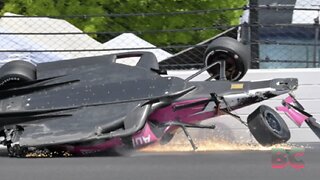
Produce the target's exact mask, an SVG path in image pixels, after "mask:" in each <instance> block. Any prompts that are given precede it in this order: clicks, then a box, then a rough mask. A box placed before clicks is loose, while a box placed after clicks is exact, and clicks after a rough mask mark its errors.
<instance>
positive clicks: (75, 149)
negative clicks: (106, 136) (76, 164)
mask: <svg viewBox="0 0 320 180" xmlns="http://www.w3.org/2000/svg"><path fill="white" fill-rule="evenodd" d="M120 145H122V140H121V139H120V138H114V139H110V140H106V141H103V142H100V143H95V144H94V145H87V146H85V145H83V146H71V145H67V146H65V148H66V150H68V151H69V152H70V153H73V154H82V155H84V154H92V153H96V152H102V151H106V150H108V149H111V148H114V147H117V146H120Z"/></svg>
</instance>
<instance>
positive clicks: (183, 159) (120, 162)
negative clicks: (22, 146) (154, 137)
mask: <svg viewBox="0 0 320 180" xmlns="http://www.w3.org/2000/svg"><path fill="white" fill-rule="evenodd" d="M319 147H320V146H319V145H318V144H317V145H314V146H313V148H312V149H306V151H305V155H304V156H303V157H301V159H302V160H303V161H304V163H305V168H304V169H300V170H296V169H293V168H291V167H290V166H288V167H286V168H284V169H273V168H272V167H271V151H224V152H222V151H217V152H183V153H176V152H171V153H141V152H139V153H135V154H133V155H131V156H130V157H110V156H103V155H102V156H96V157H71V158H39V159H34V158H26V159H17V158H8V157H6V152H5V150H0V179H1V180H11V179H12V180H38V179H41V180H60V179H61V180H82V179H83V180H109V179H110V180H126V179H128V180H135V179H137V180H142V179H155V180H167V179H172V180H180V179H181V180H198V179H210V180H216V179H223V180H232V179H237V180H239V179H243V180H250V179H265V180H273V179H274V180H287V179H288V180H289V179H290V180H292V179H313V180H314V179H319V178H320V148H319Z"/></svg>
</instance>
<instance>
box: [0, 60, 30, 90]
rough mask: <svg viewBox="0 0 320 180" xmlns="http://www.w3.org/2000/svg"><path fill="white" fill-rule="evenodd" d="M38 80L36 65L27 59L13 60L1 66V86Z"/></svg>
mask: <svg viewBox="0 0 320 180" xmlns="http://www.w3.org/2000/svg"><path fill="white" fill-rule="evenodd" d="M34 80H36V67H35V65H33V64H31V63H29V62H26V61H11V62H8V63H6V64H4V65H3V66H2V67H1V68H0V87H1V86H5V85H8V84H10V85H14V84H15V83H21V82H29V81H34Z"/></svg>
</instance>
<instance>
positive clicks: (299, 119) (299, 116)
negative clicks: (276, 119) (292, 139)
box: [276, 96, 308, 127]
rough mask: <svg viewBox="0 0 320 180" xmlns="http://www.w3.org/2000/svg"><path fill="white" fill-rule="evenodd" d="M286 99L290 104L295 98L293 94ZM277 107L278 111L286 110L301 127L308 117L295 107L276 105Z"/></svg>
mask: <svg viewBox="0 0 320 180" xmlns="http://www.w3.org/2000/svg"><path fill="white" fill-rule="evenodd" d="M284 101H285V102H286V103H288V104H291V103H294V99H293V98H292V97H291V96H289V97H287V98H286V99H285V100H284ZM276 109H277V110H278V111H281V112H284V113H285V114H286V115H287V116H288V117H289V118H290V119H291V120H292V121H293V122H294V123H295V124H296V125H297V126H299V127H301V125H302V123H303V122H304V121H305V120H307V119H308V117H307V116H305V115H303V114H301V113H300V112H298V111H296V110H295V109H293V108H289V107H286V106H279V107H276Z"/></svg>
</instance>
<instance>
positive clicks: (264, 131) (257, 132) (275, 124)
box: [248, 105, 291, 146]
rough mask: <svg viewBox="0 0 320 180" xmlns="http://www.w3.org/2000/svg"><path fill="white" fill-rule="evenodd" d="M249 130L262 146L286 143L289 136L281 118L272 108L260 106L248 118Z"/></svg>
mask: <svg viewBox="0 0 320 180" xmlns="http://www.w3.org/2000/svg"><path fill="white" fill-rule="evenodd" d="M248 126H249V130H250V132H251V133H252V135H253V136H254V137H255V139H256V140H257V141H258V142H259V143H260V144H261V145H263V146H272V145H274V144H281V143H285V142H287V141H288V140H289V139H290V137H291V135H290V131H289V128H288V126H287V124H286V123H285V121H284V120H283V119H282V118H281V116H280V115H279V114H278V113H277V112H276V111H275V110H273V109H272V108H270V107H268V106H265V105H261V106H259V107H258V108H257V109H256V110H255V111H253V113H251V114H250V115H249V116H248Z"/></svg>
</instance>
